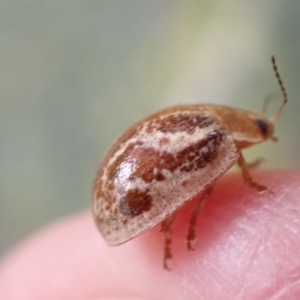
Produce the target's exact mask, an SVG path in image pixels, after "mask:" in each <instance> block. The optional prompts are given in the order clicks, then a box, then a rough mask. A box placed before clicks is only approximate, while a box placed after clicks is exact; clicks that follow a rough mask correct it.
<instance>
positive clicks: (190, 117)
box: [149, 113, 214, 134]
mask: <svg viewBox="0 0 300 300" xmlns="http://www.w3.org/2000/svg"><path fill="white" fill-rule="evenodd" d="M213 122H214V121H213V119H212V118H210V117H208V116H200V115H199V114H196V113H176V114H172V115H169V116H167V117H165V118H162V119H160V120H158V121H153V122H151V123H150V125H149V127H150V128H151V129H152V128H153V127H154V128H155V130H158V131H161V132H164V133H168V132H169V133H176V132H182V131H184V132H187V133H188V134H193V133H194V132H195V130H196V129H198V128H206V127H208V126H209V125H211V124H213ZM153 123H154V124H155V126H154V124H153Z"/></svg>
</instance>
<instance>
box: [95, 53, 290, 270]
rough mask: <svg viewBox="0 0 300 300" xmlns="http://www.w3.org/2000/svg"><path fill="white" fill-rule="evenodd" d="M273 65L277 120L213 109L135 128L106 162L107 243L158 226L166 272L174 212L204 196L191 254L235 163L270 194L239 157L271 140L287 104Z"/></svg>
mask: <svg viewBox="0 0 300 300" xmlns="http://www.w3.org/2000/svg"><path fill="white" fill-rule="evenodd" d="M272 65H273V68H274V71H275V75H276V78H277V80H278V83H279V86H280V88H281V91H282V93H283V102H282V104H281V106H280V108H279V109H278V112H277V113H276V114H275V116H273V117H272V118H270V119H267V118H266V117H265V111H266V108H267V104H268V103H267V102H266V103H265V105H264V108H263V111H262V113H260V114H258V113H252V112H248V111H244V110H241V109H237V108H231V107H227V106H221V105H213V104H195V105H178V106H173V107H170V108H166V109H163V110H161V111H159V112H157V113H155V114H153V115H151V116H149V117H147V118H145V119H143V120H141V121H140V122H138V123H137V124H135V125H133V126H132V127H131V128H129V129H128V130H127V131H125V133H124V134H123V135H122V136H121V137H120V138H119V139H118V140H117V141H116V142H115V143H114V144H113V145H112V147H111V148H110V150H109V151H108V153H107V154H106V156H105V157H104V159H103V161H102V163H101V165H100V168H99V171H98V173H97V178H96V180H95V185H94V194H93V214H94V218H95V221H96V224H97V226H98V228H99V230H100V231H101V233H102V235H103V237H104V238H105V240H106V241H107V243H108V244H109V245H111V246H114V245H119V244H122V243H124V242H127V241H128V240H130V239H132V238H134V237H136V236H138V235H140V234H141V233H143V232H145V231H146V230H148V229H150V228H152V227H153V226H155V225H156V224H158V223H162V231H163V232H164V234H165V249H164V267H165V268H168V265H167V261H168V260H169V259H171V257H172V254H171V225H172V223H173V221H174V219H175V216H176V212H177V211H178V210H179V209H180V208H181V207H182V206H183V205H184V204H185V203H186V202H188V201H189V200H191V199H192V198H194V197H195V196H197V195H199V194H200V193H202V197H201V198H200V200H199V202H198V203H197V205H196V207H195V208H194V210H193V212H192V215H191V219H190V223H189V229H188V234H187V247H188V249H192V242H193V241H194V240H195V238H196V235H195V225H196V221H197V216H198V214H199V212H200V210H201V208H202V207H203V205H204V203H205V201H206V199H207V198H208V196H209V195H210V194H211V192H212V190H213V186H214V183H215V182H216V180H217V179H218V178H219V177H220V176H222V175H223V174H224V173H225V172H226V171H227V170H228V169H229V168H230V167H232V166H233V165H234V164H235V163H237V164H238V165H239V166H240V167H241V170H242V175H243V178H244V181H245V183H246V184H247V185H249V186H250V187H251V188H254V189H255V190H257V191H258V192H259V193H263V192H268V193H271V191H270V190H269V189H268V188H267V187H265V186H263V185H260V184H258V183H256V182H255V181H253V180H252V177H251V175H250V172H249V165H247V163H246V161H245V159H244V157H243V154H242V152H241V150H243V149H244V148H247V147H250V146H252V145H255V144H259V143H262V142H264V141H266V140H270V139H271V140H274V141H275V140H276V138H275V137H274V136H273V132H274V123H275V122H276V121H277V119H278V118H279V116H280V114H281V112H282V109H283V107H284V106H285V104H286V103H287V93H286V90H285V88H284V85H283V82H282V80H281V78H280V75H279V72H278V69H277V66H276V62H275V58H274V56H272Z"/></svg>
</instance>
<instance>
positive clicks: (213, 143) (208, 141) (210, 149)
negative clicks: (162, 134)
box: [115, 130, 224, 183]
mask: <svg viewBox="0 0 300 300" xmlns="http://www.w3.org/2000/svg"><path fill="white" fill-rule="evenodd" d="M223 138H224V135H223V133H222V132H221V131H219V130H215V131H213V132H210V133H209V134H208V135H207V136H206V137H205V138H203V139H202V140H200V141H198V142H196V143H194V144H191V145H190V146H188V147H186V148H184V149H182V150H181V151H179V152H178V153H174V154H172V153H170V152H167V151H158V150H156V149H154V148H143V147H136V148H134V149H133V148H132V147H131V150H132V151H130V153H128V151H127V150H125V152H124V153H128V154H129V156H128V157H126V158H125V157H123V158H122V161H123V159H126V161H127V163H128V162H132V164H134V165H132V170H133V172H132V173H131V174H130V176H129V177H128V180H134V179H136V178H141V179H143V181H144V182H146V183H150V182H152V181H154V180H158V181H162V180H164V179H165V177H164V176H163V174H162V173H161V172H162V170H168V171H170V172H174V171H175V170H176V169H180V171H183V172H190V171H191V170H196V169H199V168H204V167H205V166H206V165H207V164H208V163H209V162H210V161H211V160H212V159H213V158H214V157H215V155H216V153H217V151H218V147H219V145H220V143H221V142H222V140H223ZM133 158H134V159H133ZM116 170H118V172H122V167H120V166H117V165H116V166H115V171H116ZM116 175H117V176H118V174H116Z"/></svg>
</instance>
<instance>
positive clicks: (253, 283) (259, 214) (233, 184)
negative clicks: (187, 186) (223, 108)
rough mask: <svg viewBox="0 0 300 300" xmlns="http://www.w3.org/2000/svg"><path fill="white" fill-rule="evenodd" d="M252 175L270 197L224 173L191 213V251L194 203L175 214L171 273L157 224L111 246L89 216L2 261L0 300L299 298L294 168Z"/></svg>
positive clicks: (299, 177) (298, 192) (299, 226)
mask: <svg viewBox="0 0 300 300" xmlns="http://www.w3.org/2000/svg"><path fill="white" fill-rule="evenodd" d="M252 175H253V178H254V179H255V180H256V181H257V182H259V183H261V184H264V185H267V186H268V187H269V188H270V189H271V190H272V191H273V192H274V195H271V196H268V195H266V194H263V195H259V194H257V192H256V191H255V190H253V189H250V188H249V187H248V186H246V185H245V184H244V183H243V181H242V177H241V174H240V172H237V173H233V174H226V175H224V176H223V177H222V178H221V179H220V180H219V181H218V182H217V184H216V187H215V189H214V191H213V193H212V195H211V196H210V198H209V199H208V201H207V203H206V204H205V207H204V209H203V211H202V212H201V214H200V216H199V218H198V222H197V225H196V234H197V236H198V240H197V242H196V243H195V245H194V248H195V251H187V250H186V243H185V241H184V239H185V237H186V231H187V224H188V221H189V218H190V212H191V210H192V209H193V207H194V206H195V203H196V202H195V201H191V202H190V203H189V204H188V205H186V206H185V207H184V208H183V210H181V211H180V212H179V213H178V216H177V219H176V221H175V222H174V224H173V254H174V257H173V260H172V262H171V264H170V267H171V269H172V270H171V271H166V270H164V269H163V267H162V256H163V240H164V238H163V235H162V234H161V233H160V232H159V229H160V228H159V227H155V228H153V229H151V230H150V231H148V232H147V233H145V234H143V235H142V236H140V237H138V238H136V239H134V240H132V241H130V242H128V243H125V244H124V245H121V246H117V247H109V246H107V245H106V244H105V242H104V240H103V239H102V237H101V236H100V234H99V232H98V231H97V229H96V226H95V224H94V222H93V220H92V216H91V213H89V212H88V213H82V214H79V215H77V216H73V217H69V218H67V219H65V220H62V221H59V222H57V223H55V224H53V225H51V226H49V227H48V228H46V229H44V230H42V231H41V232H39V233H37V234H35V235H33V236H32V237H31V238H29V239H27V240H26V241H24V242H23V243H21V244H20V245H19V246H18V247H16V248H15V249H14V250H12V251H10V252H9V253H8V254H7V255H6V256H5V257H3V259H2V262H0V299H7V300H14V299H18V300H25V299H26V300H27V299H31V300H32V299H58V300H60V299H125V300H126V299H189V300H194V299H205V300H207V299H224V300H226V299H243V300H244V299H246V300H247V299H276V300H277V299H300V256H299V248H300V235H299V232H300V221H299V220H300V209H299V207H300V189H299V182H300V172H298V171H274V170H272V171H252ZM195 200H196V199H195Z"/></svg>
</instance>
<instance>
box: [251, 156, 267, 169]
mask: <svg viewBox="0 0 300 300" xmlns="http://www.w3.org/2000/svg"><path fill="white" fill-rule="evenodd" d="M265 161H266V160H265V159H264V158H263V157H259V158H257V159H256V160H254V161H253V162H251V163H249V164H247V165H248V167H249V168H250V169H252V168H253V169H255V168H258V167H259V166H260V165H261V164H262V163H263V162H265Z"/></svg>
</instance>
